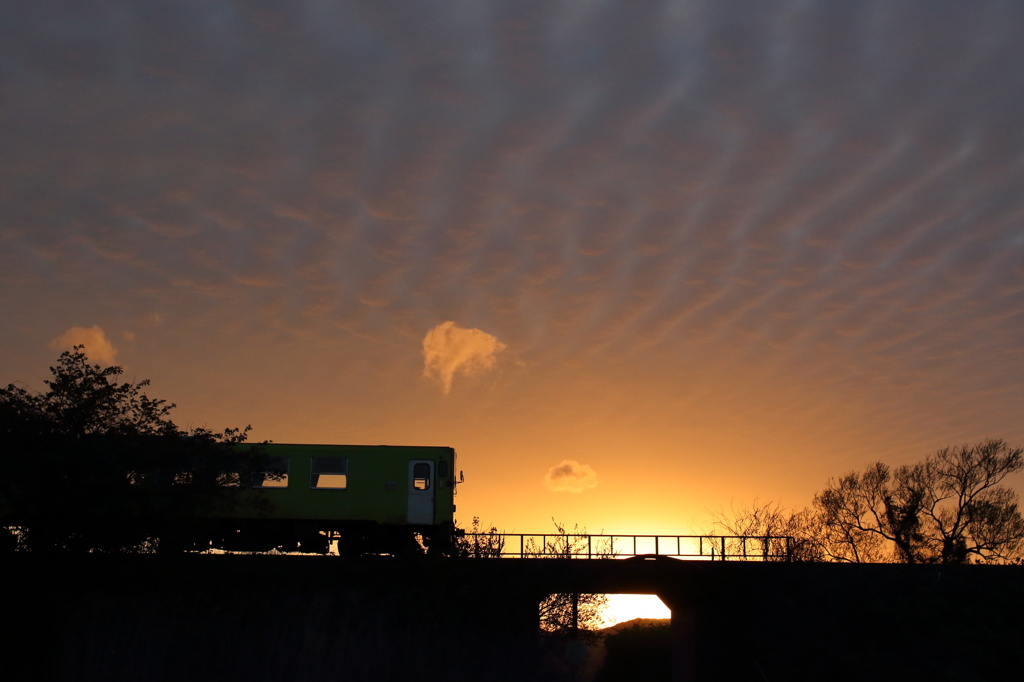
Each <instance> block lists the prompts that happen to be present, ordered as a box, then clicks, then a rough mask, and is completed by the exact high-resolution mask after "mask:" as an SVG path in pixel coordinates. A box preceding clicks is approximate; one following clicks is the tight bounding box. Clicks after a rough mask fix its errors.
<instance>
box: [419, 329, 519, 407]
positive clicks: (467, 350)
mask: <svg viewBox="0 0 1024 682" xmlns="http://www.w3.org/2000/svg"><path fill="white" fill-rule="evenodd" d="M505 347H506V346H505V344H503V343H502V342H501V341H499V340H498V339H497V337H494V336H491V335H490V334H488V333H486V332H482V331H480V330H479V329H465V328H463V327H460V326H459V325H457V324H455V323H454V322H452V321H450V320H449V321H448V322H442V323H441V324H439V325H437V326H436V327H434V328H433V329H431V330H430V331H428V332H427V335H426V336H424V337H423V376H425V377H427V378H428V379H429V378H434V379H437V380H438V381H439V382H441V387H442V388H443V389H444V392H445V393H448V392H449V391H451V389H452V379H453V378H454V377H455V375H456V374H463V375H465V376H473V375H475V374H480V373H481V372H486V371H487V370H489V369H492V368H493V367H494V365H495V363H496V362H497V355H498V353H500V352H501V351H503V350H505Z"/></svg>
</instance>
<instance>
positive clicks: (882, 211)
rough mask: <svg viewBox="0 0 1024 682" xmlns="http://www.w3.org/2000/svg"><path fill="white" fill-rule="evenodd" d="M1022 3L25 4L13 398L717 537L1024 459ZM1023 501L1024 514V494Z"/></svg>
mask: <svg viewBox="0 0 1024 682" xmlns="http://www.w3.org/2000/svg"><path fill="white" fill-rule="evenodd" d="M1022 25H1024V4H1021V3H1019V2H1015V1H1012V0H1005V1H1001V0H981V1H979V2H971V3H967V2H951V1H943V0H939V1H936V0H865V1H864V2H856V3H850V2H840V1H838V0H835V1H815V0H766V1H764V2H757V3H751V2H738V1H730V0H724V1H723V0H677V1H671V0H630V1H629V2H612V1H608V0H543V1H541V0H536V1H527V0H492V1H489V2H478V1H477V0H433V1H427V0H419V1H417V0H402V1H397V0H395V1H391V0H373V1H369V0H366V1H362V2H358V1H352V0H274V2H263V1H259V0H247V1H246V2H218V3H210V2H205V1H198V0H196V1H190V0H174V1H173V2H172V1H167V0H146V1H145V2H143V1H141V0H140V1H138V2H127V1H125V2H117V1H114V0H94V1H92V2H89V3H82V2H80V1H78V0H74V1H72V0H53V1H51V2H46V3H40V2H31V1H29V0H13V1H9V2H4V3H2V4H0V312H2V316H3V317H2V319H3V324H2V326H0V383H3V384H6V383H8V382H22V384H23V385H25V386H27V387H29V388H32V389H41V388H42V387H43V385H42V380H43V379H44V378H45V377H46V376H47V373H48V372H47V367H48V366H50V365H52V364H54V362H55V360H56V357H57V355H58V354H59V353H60V351H61V350H63V349H65V348H67V347H69V346H70V345H72V344H75V343H85V345H86V351H87V353H89V355H90V357H91V358H93V359H94V360H95V361H97V362H100V363H103V364H108V363H109V364H117V365H120V366H123V367H124V369H125V376H126V378H127V379H133V380H141V379H144V378H147V379H150V380H151V381H152V384H151V386H150V387H149V389H147V390H148V392H149V395H150V396H151V397H160V398H166V399H168V400H170V401H172V402H174V403H176V404H177V408H176V410H175V411H174V413H173V414H174V418H175V420H176V422H177V423H178V424H179V425H180V426H182V427H197V426H204V427H208V428H213V429H222V428H225V427H237V426H245V425H246V424H251V425H252V427H253V429H252V432H251V436H252V438H254V439H256V440H264V439H270V440H273V441H275V442H283V443H287V442H299V443H349V444H393V445H441V446H451V447H454V448H455V449H456V451H457V452H458V456H459V468H460V469H461V470H463V471H464V473H465V484H464V485H461V486H460V489H459V496H458V501H457V502H458V512H457V518H458V520H459V523H460V525H468V524H469V523H470V522H471V520H472V517H474V516H478V517H480V519H481V521H482V522H483V523H484V524H485V526H490V525H496V526H498V527H499V528H501V529H503V530H506V531H508V532H526V533H530V532H545V531H547V530H550V529H552V528H553V525H552V519H554V520H555V521H558V522H559V523H562V524H566V525H568V526H569V527H570V528H571V527H573V526H574V525H576V524H578V525H579V526H580V527H581V528H586V529H588V530H589V531H591V532H600V531H604V532H606V533H664V534H669V533H673V534H675V533H679V534H685V533H691V532H700V531H701V530H704V529H705V528H706V527H707V524H708V522H709V513H710V512H713V511H717V510H722V509H724V510H728V509H730V508H731V507H732V506H738V505H742V504H749V503H750V502H752V501H753V500H755V499H759V500H761V501H768V500H776V501H779V502H780V503H781V504H782V505H783V506H786V507H791V508H799V507H803V506H805V505H807V504H809V503H810V501H811V499H812V497H813V495H814V493H815V492H816V491H818V490H820V489H821V488H822V487H823V486H824V485H825V484H826V483H827V481H828V480H829V478H832V477H838V476H841V475H843V474H845V473H847V472H849V471H851V470H855V469H861V468H863V467H864V466H865V465H867V464H868V463H870V462H872V461H876V460H882V461H885V462H887V463H890V464H892V465H899V464H903V463H910V462H915V461H918V460H921V459H923V458H924V457H925V456H926V455H928V454H930V453H932V452H934V451H935V450H936V449H938V448H940V447H943V446H947V445H957V444H960V443H967V442H976V441H979V440H981V439H984V438H990V437H991V438H1005V439H1007V440H1008V441H1009V442H1011V443H1012V444H1015V445H1024V423H1022V421H1021V414H1022V409H1021V408H1022V406H1024V125H1022V123H1024V41H1021V40H1020V26H1022ZM1014 484H1015V485H1017V486H1019V487H1020V486H1021V485H1022V484H1024V480H1021V479H1020V478H1018V479H1015V481H1014Z"/></svg>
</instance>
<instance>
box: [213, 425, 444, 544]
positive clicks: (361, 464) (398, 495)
mask: <svg viewBox="0 0 1024 682" xmlns="http://www.w3.org/2000/svg"><path fill="white" fill-rule="evenodd" d="M240 447H258V448H260V449H261V450H262V451H263V453H264V454H265V455H266V461H267V465H266V467H265V468H266V471H262V472H257V474H256V475H255V477H254V480H253V481H252V489H250V490H248V491H246V494H248V495H257V496H260V497H262V498H263V499H264V500H266V503H265V504H264V505H263V509H255V510H254V509H251V508H250V510H249V511H246V512H237V511H236V512H234V513H232V514H231V515H230V516H231V518H228V519H223V520H222V521H221V532H220V533H219V534H217V535H216V536H215V537H214V538H213V540H212V543H211V544H212V546H214V547H215V548H218V549H224V550H249V551H268V550H272V549H278V550H281V551H299V552H315V553H327V552H328V551H330V549H331V548H332V546H336V547H337V551H338V553H339V554H366V553H387V554H405V553H415V552H422V551H423V548H424V547H425V548H426V549H427V550H428V551H431V552H444V551H446V550H447V549H450V547H451V542H452V537H453V533H454V531H455V525H454V514H455V493H456V486H457V485H458V483H459V481H460V480H461V474H459V478H458V479H457V478H456V468H455V467H456V460H455V450H454V449H452V448H447V447H412V446H409V447H404V446H390V445H302V444H283V443H270V444H264V445H259V446H240Z"/></svg>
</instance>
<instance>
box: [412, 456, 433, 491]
mask: <svg viewBox="0 0 1024 682" xmlns="http://www.w3.org/2000/svg"><path fill="white" fill-rule="evenodd" d="M412 487H414V488H416V490H430V465H429V464H427V463H426V462H420V463H418V464H414V465H413V467H412Z"/></svg>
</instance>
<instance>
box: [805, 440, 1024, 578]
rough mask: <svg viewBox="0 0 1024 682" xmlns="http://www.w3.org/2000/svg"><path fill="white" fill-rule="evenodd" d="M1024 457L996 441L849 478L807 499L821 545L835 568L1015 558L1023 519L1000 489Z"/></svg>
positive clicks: (1011, 494) (875, 467) (879, 465)
mask: <svg viewBox="0 0 1024 682" xmlns="http://www.w3.org/2000/svg"><path fill="white" fill-rule="evenodd" d="M1022 453H1024V450H1022V449H1021V448H1012V447H1010V446H1009V445H1007V444H1006V442H1004V441H1002V440H987V441H984V442H982V443H979V444H977V445H961V446H959V447H955V448H943V449H942V450H939V451H938V452H937V453H935V454H934V455H931V456H929V457H928V458H927V459H926V460H925V461H924V462H921V463H919V464H913V465H906V466H901V467H899V468H897V469H896V470H892V469H891V468H890V467H888V466H887V465H885V464H882V463H881V462H876V463H874V464H872V465H870V466H869V467H868V468H867V469H866V470H865V471H864V472H863V473H857V472H853V473H850V474H847V475H846V476H844V477H843V478H841V479H839V480H838V481H830V482H829V485H828V486H827V487H826V488H825V490H823V491H822V492H821V493H819V494H818V495H816V496H815V498H814V508H815V510H816V511H817V512H818V514H820V518H821V525H822V528H823V529H824V531H825V535H824V537H823V543H822V546H823V547H824V548H825V550H826V552H827V554H828V556H829V557H830V558H832V559H834V560H840V561H878V560H889V561H896V562H905V563H943V564H960V563H968V562H970V561H972V560H973V561H1006V560H1012V559H1015V558H1017V557H1019V556H1020V550H1021V545H1022V541H1024V518H1022V517H1021V514H1020V511H1019V509H1018V508H1017V495H1016V493H1014V492H1013V491H1012V490H1010V489H1009V488H1006V487H1004V486H1002V485H1001V483H1002V481H1003V480H1004V479H1005V478H1006V477H1007V476H1008V475H1009V474H1011V473H1014V472H1017V471H1020V470H1021V469H1024V456H1022Z"/></svg>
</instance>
